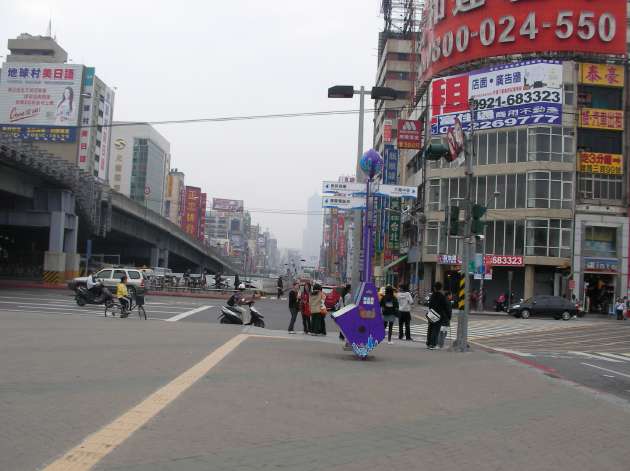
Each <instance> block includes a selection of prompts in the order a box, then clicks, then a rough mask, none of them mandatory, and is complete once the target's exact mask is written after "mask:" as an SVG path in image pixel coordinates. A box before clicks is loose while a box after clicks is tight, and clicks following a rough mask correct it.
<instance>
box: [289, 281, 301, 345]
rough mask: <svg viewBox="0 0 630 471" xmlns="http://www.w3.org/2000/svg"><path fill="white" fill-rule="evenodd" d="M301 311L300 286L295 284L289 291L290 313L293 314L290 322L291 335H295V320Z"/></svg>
mask: <svg viewBox="0 0 630 471" xmlns="http://www.w3.org/2000/svg"><path fill="white" fill-rule="evenodd" d="M299 310H300V303H299V301H298V284H297V283H293V286H292V287H291V290H290V291H289V312H290V313H291V322H289V333H290V334H295V329H294V328H295V319H296V318H297V315H298V311H299Z"/></svg>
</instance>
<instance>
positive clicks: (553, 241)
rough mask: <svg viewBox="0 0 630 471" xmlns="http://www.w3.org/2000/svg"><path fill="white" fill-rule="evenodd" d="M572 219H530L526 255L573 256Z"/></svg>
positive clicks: (526, 234) (527, 223)
mask: <svg viewBox="0 0 630 471" xmlns="http://www.w3.org/2000/svg"><path fill="white" fill-rule="evenodd" d="M571 227H572V221H571V220H568V219H567V220H564V219H528V220H527V221H526V228H527V229H526V233H525V255H530V256H539V257H564V258H569V257H570V256H571Z"/></svg>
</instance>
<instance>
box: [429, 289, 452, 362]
mask: <svg viewBox="0 0 630 471" xmlns="http://www.w3.org/2000/svg"><path fill="white" fill-rule="evenodd" d="M429 309H433V310H434V311H435V312H437V313H438V314H439V315H440V321H437V322H429V325H428V326H427V348H428V349H429V350H434V349H435V347H436V346H437V343H438V338H439V335H440V327H441V325H442V323H441V319H444V318H445V317H446V316H447V315H448V300H447V299H446V296H444V293H442V283H440V282H439V281H438V282H436V283H435V285H433V293H432V294H431V298H430V299H429Z"/></svg>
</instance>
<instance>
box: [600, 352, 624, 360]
mask: <svg viewBox="0 0 630 471" xmlns="http://www.w3.org/2000/svg"><path fill="white" fill-rule="evenodd" d="M595 353H597V354H598V355H604V356H606V357H610V358H616V359H617V360H621V361H630V358H628V357H626V356H623V355H617V354H616V353H608V352H595Z"/></svg>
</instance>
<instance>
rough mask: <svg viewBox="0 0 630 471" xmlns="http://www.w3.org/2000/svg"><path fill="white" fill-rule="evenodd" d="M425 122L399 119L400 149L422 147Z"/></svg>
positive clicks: (398, 143) (398, 142)
mask: <svg viewBox="0 0 630 471" xmlns="http://www.w3.org/2000/svg"><path fill="white" fill-rule="evenodd" d="M423 127H424V123H423V122H422V121H414V120H409V119H399V120H398V141H397V145H398V148H399V149H420V148H422V132H423V130H424V129H423Z"/></svg>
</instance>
